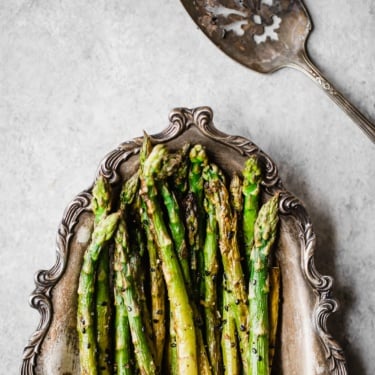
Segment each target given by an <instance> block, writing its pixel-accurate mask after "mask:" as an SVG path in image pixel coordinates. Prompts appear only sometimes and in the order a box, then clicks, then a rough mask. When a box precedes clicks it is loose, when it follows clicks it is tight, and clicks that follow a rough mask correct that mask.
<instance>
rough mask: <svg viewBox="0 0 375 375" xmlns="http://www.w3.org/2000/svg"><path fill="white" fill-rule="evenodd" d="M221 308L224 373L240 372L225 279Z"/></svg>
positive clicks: (233, 323) (239, 360) (228, 374)
mask: <svg viewBox="0 0 375 375" xmlns="http://www.w3.org/2000/svg"><path fill="white" fill-rule="evenodd" d="M222 294H223V310H222V324H223V326H222V332H221V350H222V357H223V364H224V374H225V375H240V374H241V365H240V363H241V359H240V355H239V352H238V340H237V332H236V323H235V321H234V319H233V314H232V312H231V309H230V304H231V301H230V296H229V292H228V290H227V287H226V283H225V281H224V282H223V288H222Z"/></svg>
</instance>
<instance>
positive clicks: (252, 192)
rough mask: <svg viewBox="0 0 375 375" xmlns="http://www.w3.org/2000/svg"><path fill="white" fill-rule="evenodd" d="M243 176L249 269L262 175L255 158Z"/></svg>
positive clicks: (246, 163)
mask: <svg viewBox="0 0 375 375" xmlns="http://www.w3.org/2000/svg"><path fill="white" fill-rule="evenodd" d="M242 175H243V188H242V191H243V196H244V199H243V200H244V203H243V235H244V247H245V254H246V260H247V261H246V265H247V267H246V268H247V269H248V270H250V268H251V261H250V259H251V250H252V248H253V243H254V223H255V220H256V218H257V215H258V211H259V194H260V182H261V179H262V173H261V169H260V166H259V164H258V161H257V159H256V158H255V157H250V158H249V159H247V160H246V162H245V167H244V169H243V171H242Z"/></svg>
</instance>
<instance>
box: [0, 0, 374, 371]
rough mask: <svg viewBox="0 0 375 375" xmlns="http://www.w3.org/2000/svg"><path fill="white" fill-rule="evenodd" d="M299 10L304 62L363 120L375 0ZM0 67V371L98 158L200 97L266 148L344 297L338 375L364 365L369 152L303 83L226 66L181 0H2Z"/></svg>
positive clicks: (367, 357)
mask: <svg viewBox="0 0 375 375" xmlns="http://www.w3.org/2000/svg"><path fill="white" fill-rule="evenodd" d="M306 5H307V7H308V9H309V10H310V13H311V16H312V18H313V20H314V25H315V29H314V32H313V34H312V36H311V38H310V40H309V43H308V47H309V50H310V54H311V56H312V57H313V59H314V60H315V61H316V62H317V63H318V65H319V66H320V67H321V69H322V70H323V71H324V73H325V74H326V75H327V77H330V79H331V80H332V81H333V82H334V83H335V84H336V86H337V87H339V88H340V89H341V90H342V91H343V93H345V94H346V95H347V96H348V97H349V98H350V99H351V100H352V101H353V102H354V103H356V104H357V105H358V106H359V107H360V108H361V109H362V110H363V111H364V113H366V114H367V115H369V116H371V117H372V118H373V119H375V44H374V35H375V5H374V2H373V1H372V0H363V1H360V2H359V1H350V0H332V1H324V0H315V1H312V0H306ZM0 64H1V65H0V130H1V133H0V134H1V136H0V157H1V159H0V160H1V179H0V189H1V195H0V196H1V214H2V220H1V226H0V255H1V257H0V262H1V265H0V300H1V304H0V311H1V319H0V353H1V354H0V358H1V366H0V367H1V371H0V372H1V373H4V374H16V373H18V371H19V366H20V363H21V358H22V351H23V347H24V346H25V345H26V344H27V341H28V338H29V337H30V335H31V334H32V332H34V330H35V328H36V326H37V324H38V322H39V315H38V313H37V311H35V310H33V309H31V308H30V307H29V306H28V297H29V294H30V293H31V291H32V290H33V287H34V281H33V276H34V273H35V271H36V270H38V269H48V268H51V266H52V265H53V264H54V262H55V250H54V249H55V236H56V229H57V226H58V224H59V221H60V219H61V216H62V213H63V210H64V208H65V207H66V206H67V204H68V203H69V202H70V201H71V200H72V199H73V198H74V196H75V195H76V194H78V193H79V192H80V191H82V190H83V189H85V188H86V187H88V186H89V185H90V184H91V182H92V179H93V177H94V174H95V171H96V168H97V166H98V163H99V162H100V160H101V159H102V158H103V157H104V155H105V154H106V153H107V152H109V151H111V150H112V149H114V148H115V147H116V146H117V145H118V144H119V143H121V142H122V141H125V140H128V139H130V138H133V137H135V136H139V135H141V134H142V130H143V129H144V130H146V131H147V132H149V133H153V132H159V131H160V130H162V129H163V128H165V126H166V125H167V122H168V120H167V116H168V113H169V111H170V110H171V109H172V108H174V107H178V106H187V107H195V106H201V105H209V106H211V107H212V108H213V109H214V111H215V123H216V125H217V127H219V128H220V129H221V130H223V131H225V132H227V133H230V134H239V135H243V136H245V137H248V138H251V139H252V140H253V141H254V142H255V143H257V144H258V145H259V146H260V147H261V148H262V149H263V150H264V151H265V152H267V153H268V154H269V155H270V156H271V157H272V158H273V159H274V161H275V162H276V163H277V165H278V166H279V169H280V174H281V177H282V179H283V181H284V184H285V185H286V187H287V188H288V189H289V190H290V191H292V192H294V193H295V194H296V195H297V196H298V197H299V198H301V199H302V200H303V202H304V203H305V205H306V208H307V210H308V212H309V213H310V216H311V218H312V221H313V223H314V226H315V230H316V233H317V237H318V248H317V253H316V262H317V265H318V268H319V270H320V271H321V272H322V273H324V274H329V275H332V276H334V278H335V284H334V296H335V297H336V298H337V299H338V300H339V301H340V302H341V309H340V310H339V311H338V312H337V313H336V314H334V315H333V316H332V318H331V319H330V324H329V325H330V329H331V332H332V333H333V335H334V337H336V338H337V339H338V341H339V342H340V343H341V345H342V346H343V347H344V349H345V351H346V356H347V359H348V363H349V369H350V373H351V374H374V373H375V354H374V333H375V318H374V316H375V272H374V269H375V249H374V245H375V230H374V228H375V215H374V209H375V204H374V192H375V171H374V161H375V148H374V145H373V144H371V142H370V141H369V140H368V139H367V138H366V137H365V136H364V135H363V133H362V132H361V131H360V130H358V128H357V127H356V126H355V125H354V124H353V122H352V121H351V119H350V118H349V117H348V116H347V115H345V114H344V112H342V111H341V110H340V109H339V108H338V107H337V106H336V105H335V104H334V103H333V102H332V101H330V100H329V98H328V97H327V96H326V95H325V94H324V93H323V92H322V91H321V90H320V89H319V88H318V87H317V86H315V85H314V84H313V83H312V82H311V81H310V80H309V79H308V78H306V77H305V76H304V75H303V74H301V73H300V72H297V71H292V70H290V69H284V70H282V71H279V72H277V73H275V74H273V75H269V76H264V75H260V74H258V73H255V72H252V71H250V70H247V69H246V68H244V67H242V66H240V65H239V64H237V63H235V62H233V61H232V60H231V59H229V58H228V57H227V56H226V55H224V54H223V53H221V52H220V51H219V50H217V49H216V47H215V46H214V45H213V44H211V43H210V42H209V41H208V39H207V38H206V37H205V36H204V35H203V34H202V33H201V32H200V31H199V30H198V29H197V28H196V26H195V25H194V24H193V22H192V21H191V19H190V18H189V16H188V15H187V14H186V13H185V11H184V9H183V7H182V6H181V4H180V2H179V1H178V0H174V1H172V0H160V1H127V0H123V1H119V0H106V1H104V0H99V1H88V0H74V1H66V0H60V1H57V0H48V1H47V0H28V1H25V0H13V1H6V0H1V1H0Z"/></svg>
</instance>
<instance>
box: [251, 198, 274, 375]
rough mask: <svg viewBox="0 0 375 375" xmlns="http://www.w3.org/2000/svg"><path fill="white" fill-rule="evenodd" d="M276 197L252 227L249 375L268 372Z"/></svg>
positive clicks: (262, 211)
mask: <svg viewBox="0 0 375 375" xmlns="http://www.w3.org/2000/svg"><path fill="white" fill-rule="evenodd" d="M278 199H279V197H278V195H275V196H273V197H272V198H271V199H270V200H269V201H268V202H267V203H265V204H264V205H263V206H262V208H261V209H260V211H259V215H258V218H257V220H256V222H255V227H254V247H253V250H252V257H251V264H252V267H251V270H250V285H249V308H250V337H249V343H250V349H251V355H250V368H249V374H251V375H268V374H269V314H268V295H269V275H268V258H269V255H270V251H271V248H272V246H273V243H274V242H275V238H276V228H277V223H278Z"/></svg>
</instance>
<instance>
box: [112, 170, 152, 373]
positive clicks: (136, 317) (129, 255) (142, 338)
mask: <svg viewBox="0 0 375 375" xmlns="http://www.w3.org/2000/svg"><path fill="white" fill-rule="evenodd" d="M138 180H139V176H138V173H136V174H135V175H133V176H132V177H131V178H130V179H129V180H128V181H127V182H126V183H125V184H124V188H123V190H122V194H121V208H122V210H123V214H124V215H123V218H122V219H121V220H120V223H119V230H118V236H116V241H117V242H118V243H119V244H120V245H119V246H121V248H122V256H123V257H124V261H125V269H124V271H125V272H124V273H123V274H122V281H123V289H122V296H123V299H124V301H125V304H126V307H127V310H128V321H129V326H130V333H131V337H132V342H133V346H134V353H135V358H136V360H137V366H138V368H139V370H140V372H141V374H145V375H146V374H147V375H151V374H156V365H155V362H154V358H153V348H152V344H151V341H150V338H149V337H148V336H147V333H146V330H145V326H144V324H145V322H144V321H143V317H142V306H141V302H140V298H139V296H138V295H137V285H139V281H137V277H138V276H139V267H140V259H139V255H140V249H139V248H132V247H131V245H130V241H129V232H128V228H127V225H126V221H125V217H128V218H129V220H130V214H129V211H130V209H131V206H130V204H131V203H133V202H135V204H138V203H137V198H136V197H137V188H138ZM136 207H137V210H139V207H138V206H136ZM132 224H133V226H135V225H134V223H132ZM136 244H137V245H138V244H139V242H136Z"/></svg>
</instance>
